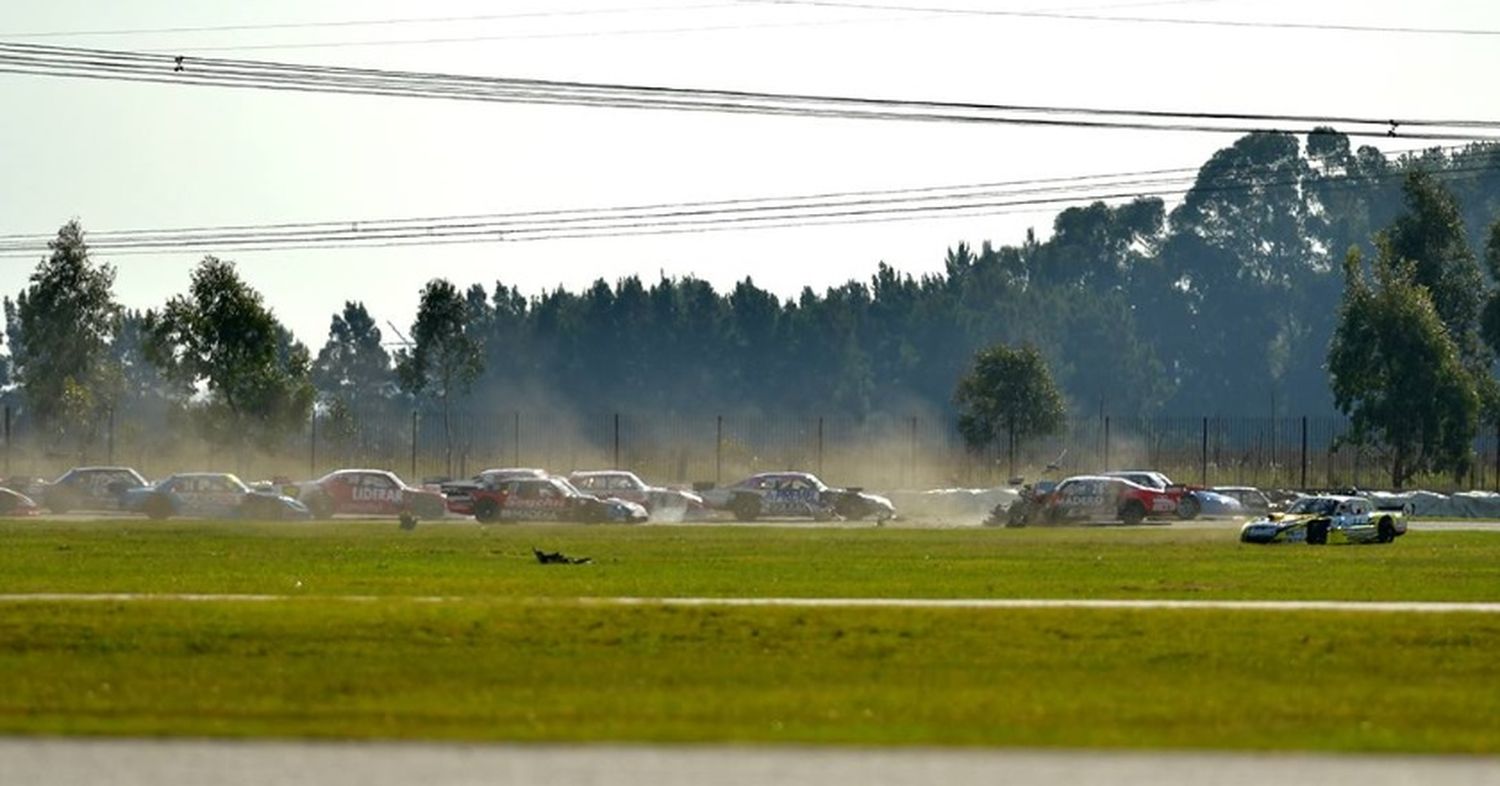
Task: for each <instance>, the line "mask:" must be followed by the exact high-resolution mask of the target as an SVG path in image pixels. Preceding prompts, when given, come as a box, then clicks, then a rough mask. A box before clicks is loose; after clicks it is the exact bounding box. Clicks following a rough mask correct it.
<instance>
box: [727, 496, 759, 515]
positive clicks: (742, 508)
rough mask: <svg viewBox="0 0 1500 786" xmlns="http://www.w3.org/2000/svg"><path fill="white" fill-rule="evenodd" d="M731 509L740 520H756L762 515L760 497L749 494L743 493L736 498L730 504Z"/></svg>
mask: <svg viewBox="0 0 1500 786" xmlns="http://www.w3.org/2000/svg"><path fill="white" fill-rule="evenodd" d="M729 509H730V510H731V511H733V512H734V517H735V518H736V519H738V520H740V521H754V520H755V519H756V518H758V517H759V516H760V498H759V497H754V496H751V495H749V494H741V495H739V496H737V497H735V498H734V501H733V502H731V503H730V504H729Z"/></svg>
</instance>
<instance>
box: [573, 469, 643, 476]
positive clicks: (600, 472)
mask: <svg viewBox="0 0 1500 786" xmlns="http://www.w3.org/2000/svg"><path fill="white" fill-rule="evenodd" d="M609 475H632V476H633V475H635V473H634V472H631V471H630V470H625V469H582V470H574V471H573V472H569V473H568V477H570V478H598V477H606V476H609Z"/></svg>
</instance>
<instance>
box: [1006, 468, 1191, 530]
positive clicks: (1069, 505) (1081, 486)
mask: <svg viewBox="0 0 1500 786" xmlns="http://www.w3.org/2000/svg"><path fill="white" fill-rule="evenodd" d="M1176 512H1177V500H1176V499H1174V498H1173V497H1172V496H1171V495H1170V494H1168V493H1167V492H1165V491H1162V490H1160V489H1155V488H1150V487H1147V486H1142V485H1140V484H1138V483H1133V482H1131V481H1129V480H1126V479H1125V478H1122V477H1116V476H1113V475H1078V476H1075V477H1071V478H1067V479H1065V480H1063V481H1062V482H1061V483H1058V484H1057V485H1056V486H1055V487H1052V488H1050V489H1045V488H1044V489H1043V490H1039V491H1037V492H1036V493H1033V494H1031V495H1022V496H1021V497H1018V498H1017V499H1016V501H1015V502H1013V503H1011V507H1010V509H1009V510H1008V511H1007V513H1006V526H1010V527H1024V526H1027V525H1029V524H1065V523H1090V522H1093V523H1099V522H1106V521H1119V522H1121V523H1124V524H1140V523H1141V522H1143V521H1145V520H1146V519H1147V518H1148V517H1155V518H1166V517H1170V516H1172V515H1175V514H1176Z"/></svg>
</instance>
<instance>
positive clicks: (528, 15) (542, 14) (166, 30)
mask: <svg viewBox="0 0 1500 786" xmlns="http://www.w3.org/2000/svg"><path fill="white" fill-rule="evenodd" d="M735 7H739V8H743V7H744V6H743V5H741V4H740V3H737V2H730V3H698V4H681V3H679V4H676V5H647V6H627V7H624V8H585V9H574V10H553V11H521V12H516V13H509V14H471V15H465V16H415V17H400V18H387V19H333V20H324V21H317V22H272V23H264V24H241V25H202V26H197V27H137V28H128V29H123V30H121V29H114V30H50V31H45V32H33V33H0V38H10V39H38V38H85V37H94V36H132V35H161V34H170V33H229V32H252V31H258V30H304V29H316V28H339V27H386V26H396V25H410V24H452V23H456V22H494V21H500V20H513V19H532V18H551V17H573V16H612V15H618V14H630V13H638V12H653V11H699V10H711V9H719V8H735Z"/></svg>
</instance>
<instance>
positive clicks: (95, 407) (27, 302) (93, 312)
mask: <svg viewBox="0 0 1500 786" xmlns="http://www.w3.org/2000/svg"><path fill="white" fill-rule="evenodd" d="M48 248H50V249H51V254H50V255H49V256H48V257H47V258H46V259H44V260H42V262H41V264H39V265H38V266H37V268H36V271H35V272H33V273H32V274H31V279H30V282H31V283H30V284H29V285H28V286H27V287H26V289H24V290H23V291H22V292H21V293H20V294H19V295H18V296H17V297H16V299H15V301H14V303H12V302H11V301H10V300H9V299H7V300H6V303H5V312H6V326H7V332H8V333H9V337H10V353H11V359H12V362H13V364H14V373H15V378H16V381H17V382H18V383H20V386H21V389H22V391H23V394H24V400H25V405H26V407H27V409H28V412H29V415H30V416H31V417H32V418H34V420H35V421H36V423H37V425H39V426H41V427H42V428H44V429H45V430H47V431H48V432H49V433H51V434H53V435H54V436H55V437H58V438H62V437H68V436H71V437H73V438H74V439H75V440H76V442H77V447H78V448H79V449H80V450H82V449H83V448H84V447H85V446H86V444H87V443H88V442H89V441H90V440H91V439H92V437H93V435H94V434H95V433H96V432H97V431H98V429H99V427H100V425H101V424H102V421H103V419H104V418H105V417H106V416H107V411H108V409H109V407H110V406H111V405H112V403H113V399H114V393H115V391H116V390H117V388H118V379H117V377H118V375H117V374H116V373H115V370H114V368H113V366H112V364H110V363H109V362H108V361H109V345H110V341H111V338H112V335H113V331H114V326H115V320H116V317H117V315H118V313H119V310H120V307H119V306H118V305H117V304H116V303H115V300H114V293H113V287H114V281H115V270H114V268H113V267H111V266H109V265H106V264H95V263H94V262H93V261H92V260H91V259H90V258H89V249H88V245H87V244H86V243H85V242H84V236H83V228H82V227H81V226H80V225H79V224H78V222H77V221H70V222H68V223H67V224H64V225H63V226H62V228H61V229H59V230H58V232H57V237H56V239H54V240H52V241H51V242H50V243H48Z"/></svg>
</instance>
